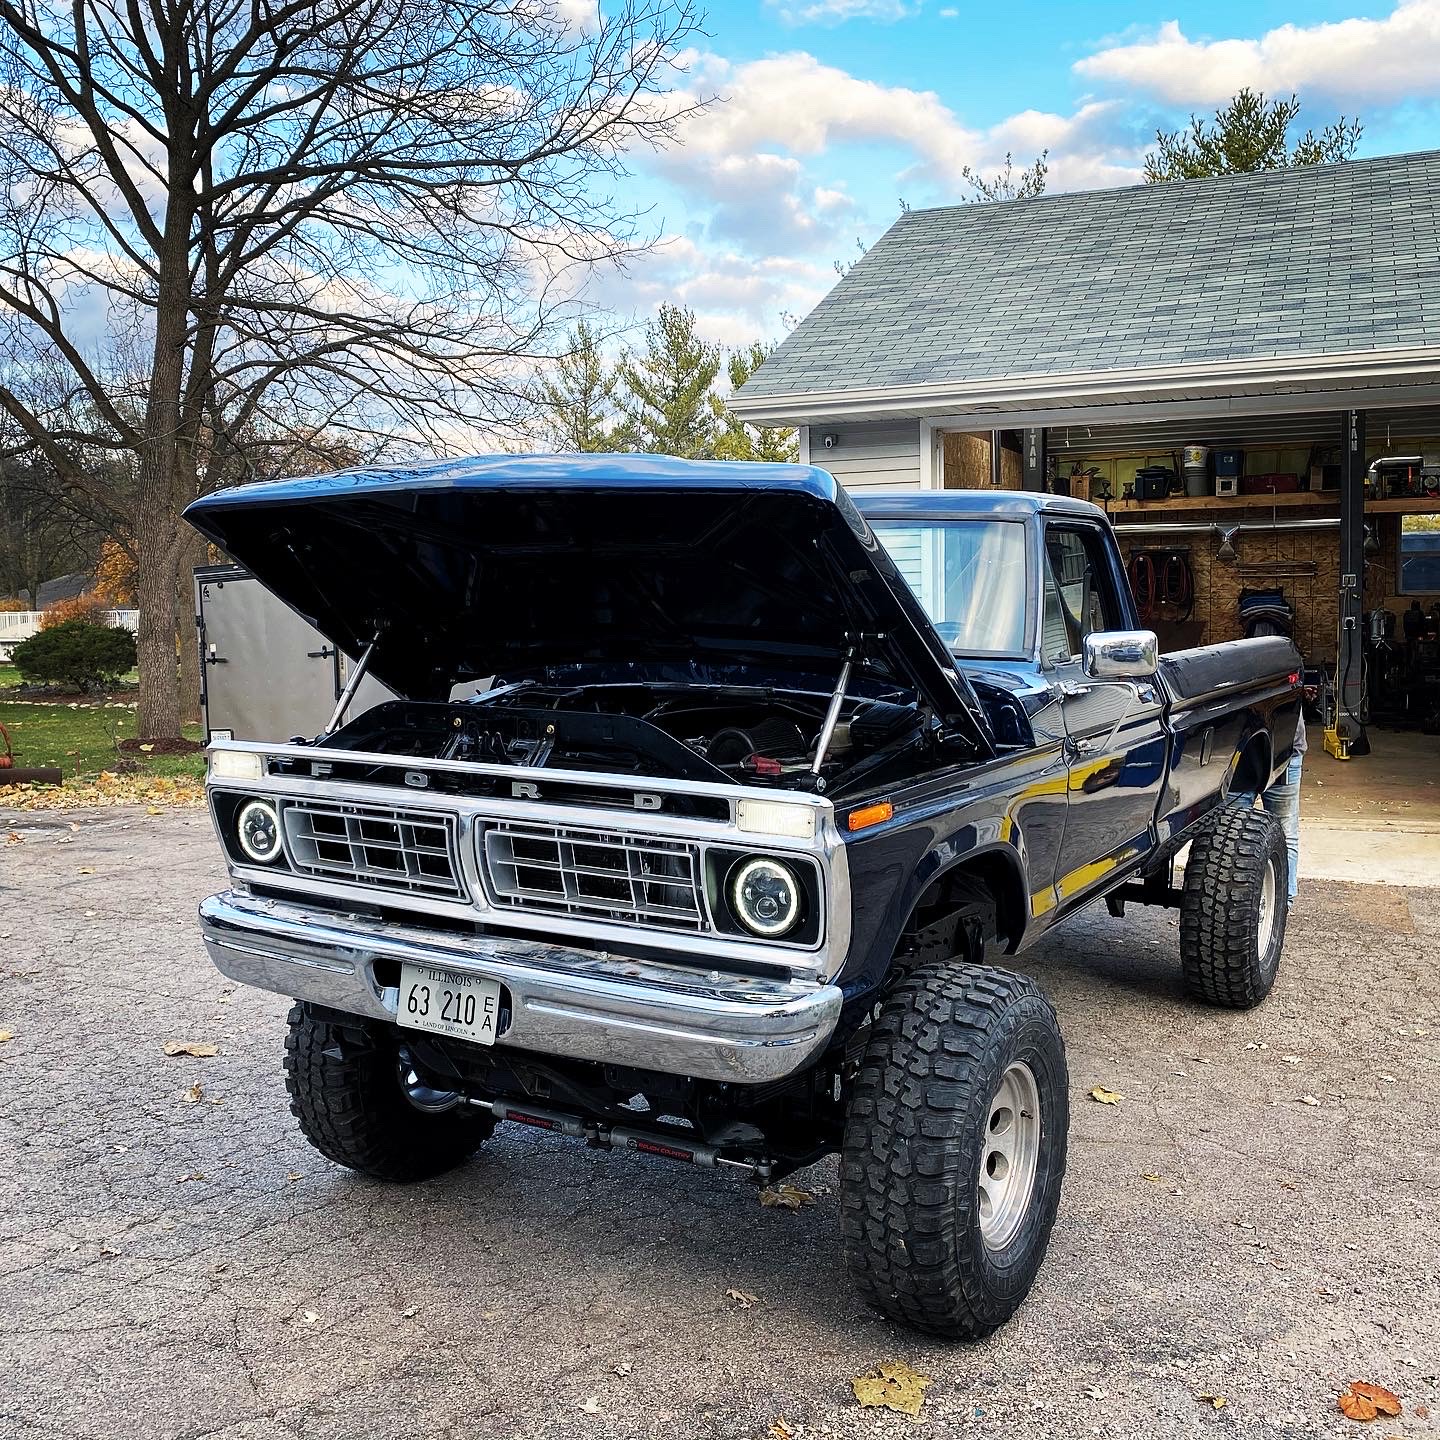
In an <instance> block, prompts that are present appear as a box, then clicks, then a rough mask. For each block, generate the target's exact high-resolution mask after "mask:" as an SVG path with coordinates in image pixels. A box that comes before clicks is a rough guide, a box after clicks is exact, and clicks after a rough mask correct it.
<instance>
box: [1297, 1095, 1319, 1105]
mask: <svg viewBox="0 0 1440 1440" xmlns="http://www.w3.org/2000/svg"><path fill="white" fill-rule="evenodd" d="M1300 1103H1301V1104H1302V1105H1318V1104H1319V1103H1320V1102H1319V1100H1317V1099H1316V1098H1315V1096H1313V1095H1302V1096H1301V1097H1300Z"/></svg>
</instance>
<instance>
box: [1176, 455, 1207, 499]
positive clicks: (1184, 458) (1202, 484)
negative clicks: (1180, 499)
mask: <svg viewBox="0 0 1440 1440" xmlns="http://www.w3.org/2000/svg"><path fill="white" fill-rule="evenodd" d="M1180 458H1181V462H1182V465H1183V468H1184V471H1185V493H1186V494H1187V495H1208V494H1209V493H1210V464H1209V462H1210V447H1209V446H1208V445H1186V446H1184V447H1182V449H1181V451H1180Z"/></svg>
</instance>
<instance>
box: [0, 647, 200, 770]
mask: <svg viewBox="0 0 1440 1440" xmlns="http://www.w3.org/2000/svg"><path fill="white" fill-rule="evenodd" d="M19 683H20V676H19V673H18V672H17V671H16V669H15V667H14V666H13V665H0V725H4V727H5V728H6V729H7V730H8V731H9V732H10V743H11V745H13V746H14V748H15V763H16V765H18V766H21V767H23V768H25V769H31V768H34V767H39V766H48V765H54V766H58V767H59V768H60V769H61V770H62V771H63V772H64V774H65V778H66V779H67V780H71V779H87V778H89V777H92V776H95V775H98V774H99V773H100V772H101V771H103V770H110V771H113V770H115V768H116V767H117V766H118V765H119V764H120V762H121V761H122V759H123V760H133V761H136V762H137V763H138V764H139V765H140V767H141V768H140V773H142V774H147V775H164V776H170V777H173V778H176V779H179V778H197V777H200V776H203V775H204V774H205V757H204V755H202V754H199V753H197V754H194V755H146V754H143V753H140V752H135V751H126V752H124V753H123V755H122V753H121V752H120V751H119V750H117V749H116V744H117V742H118V741H120V740H125V739H129V738H130V737H131V736H133V735H134V734H135V709H134V702H133V701H128V697H127V698H124V699H117V700H105V699H97V700H95V701H87V702H84V703H81V704H74V705H71V704H58V705H52V704H45V703H39V704H37V703H35V702H33V701H21V700H15V699H12V698H11V697H10V696H9V695H8V694H7V691H9V690H11V689H12V688H13V687H14V686H16V685H18V684H19ZM121 694H122V696H123V695H124V694H125V692H121ZM185 734H186V736H187V738H189V739H191V740H199V739H200V738H201V734H200V727H199V726H198V725H187V726H186V727H185ZM0 749H3V746H0Z"/></svg>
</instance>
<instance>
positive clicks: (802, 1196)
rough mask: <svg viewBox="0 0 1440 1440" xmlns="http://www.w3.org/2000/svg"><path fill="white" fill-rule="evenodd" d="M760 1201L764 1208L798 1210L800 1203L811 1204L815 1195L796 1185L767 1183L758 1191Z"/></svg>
mask: <svg viewBox="0 0 1440 1440" xmlns="http://www.w3.org/2000/svg"><path fill="white" fill-rule="evenodd" d="M760 1203H761V1204H762V1205H764V1206H765V1207H766V1209H777V1208H778V1209H780V1210H798V1209H799V1208H800V1207H801V1206H802V1205H813V1204H814V1203H815V1197H814V1196H813V1195H812V1194H811V1193H810V1192H809V1191H808V1190H802V1189H801V1188H800V1187H799V1186H798V1185H767V1186H766V1187H765V1188H764V1189H763V1190H762V1191H761V1192H760Z"/></svg>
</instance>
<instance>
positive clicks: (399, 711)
mask: <svg viewBox="0 0 1440 1440" xmlns="http://www.w3.org/2000/svg"><path fill="white" fill-rule="evenodd" d="M829 703H830V697H829V696H826V695H817V694H809V693H805V692H777V691H769V690H766V691H760V692H751V693H737V692H736V691H735V690H733V689H731V690H720V689H716V690H713V691H711V690H706V689H704V688H703V687H693V686H691V687H681V686H676V687H674V690H673V693H669V694H666V693H663V691H662V687H651V686H584V687H576V688H573V689H566V690H561V689H559V688H558V687H557V688H553V689H552V688H548V687H541V686H537V685H526V686H523V687H522V686H516V687H511V688H509V689H508V690H506V691H497V692H493V693H491V694H482V695H480V696H477V697H476V698H475V699H473V700H466V701H453V702H450V703H448V704H436V703H422V702H413V701H403V700H402V701H393V702H390V703H387V704H383V705H379V706H376V707H375V708H374V709H373V710H370V711H368V712H367V713H366V714H364V715H362V716H359V717H357V718H356V719H355V720H353V721H352V722H351V723H350V724H349V725H347V726H346V727H345V728H344V729H343V730H342V731H340V732H339V733H337V734H336V735H335V736H333V737H330V739H329V740H328V741H327V743H328V744H331V745H335V746H341V747H343V748H347V749H353V750H357V751H361V752H365V753H369V754H385V755H413V756H415V757H417V758H426V759H440V760H461V761H469V762H472V763H477V764H488V765H513V766H517V767H520V768H527V769H529V768H537V769H538V768H548V769H559V770H572V771H573V770H581V771H583V770H597V771H607V772H619V773H629V774H636V775H649V776H666V777H669V778H674V779H690V780H708V781H711V782H714V781H716V780H719V779H722V778H724V779H728V780H731V781H733V782H734V783H736V784H741V785H774V786H779V787H786V786H789V787H796V788H816V789H826V788H829V786H830V785H831V784H832V783H833V782H834V781H835V780H836V779H837V778H838V777H839V776H841V775H842V774H844V773H845V772H847V771H848V770H849V769H850V768H851V767H853V766H855V765H856V764H858V763H860V762H864V761H866V760H869V759H873V758H874V757H876V756H883V755H886V754H888V753H890V752H891V751H892V750H894V749H895V748H896V747H897V746H903V745H904V744H905V743H908V742H909V741H912V740H913V739H914V738H915V737H916V735H917V733H918V732H919V731H920V729H921V727H922V720H923V717H922V715H921V713H920V711H919V710H918V708H917V707H916V706H914V705H903V704H898V703H895V702H894V701H889V700H885V699H880V698H871V697H857V698H854V699H850V700H847V701H846V702H845V703H844V705H843V707H842V709H841V712H840V716H839V719H838V721H837V723H836V725H835V727H834V730H833V731H832V733H831V735H830V740H829V744H828V745H827V746H826V748H825V755H824V757H823V761H822V764H821V766H820V768H819V770H818V772H817V771H816V768H815V757H816V751H817V748H818V745H819V740H820V736H821V733H822V731H823V729H824V724H825V714H826V710H827V708H828V705H829ZM865 768H866V769H867V770H868V769H869V768H871V767H870V766H868V765H867V766H865ZM817 775H818V777H819V779H820V782H821V783H818V784H817Z"/></svg>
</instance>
